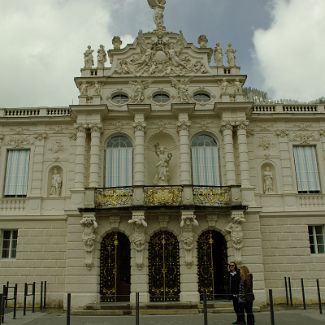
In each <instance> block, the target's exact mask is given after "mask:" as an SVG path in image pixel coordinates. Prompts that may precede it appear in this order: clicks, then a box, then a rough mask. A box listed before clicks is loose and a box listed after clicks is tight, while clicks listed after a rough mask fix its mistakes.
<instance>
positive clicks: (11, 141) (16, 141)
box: [5, 135, 34, 148]
mask: <svg viewBox="0 0 325 325" xmlns="http://www.w3.org/2000/svg"><path fill="white" fill-rule="evenodd" d="M5 144H6V145H9V146H12V147H15V148H22V147H24V146H26V145H31V144H34V140H33V139H32V138H29V137H28V136H27V135H21V136H10V137H6V141H5Z"/></svg>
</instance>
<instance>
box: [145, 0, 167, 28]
mask: <svg viewBox="0 0 325 325" xmlns="http://www.w3.org/2000/svg"><path fill="white" fill-rule="evenodd" d="M148 3H149V6H150V7H151V9H153V10H154V13H155V14H154V19H153V20H154V23H155V25H156V30H157V31H163V30H166V27H165V25H164V11H165V5H166V0H148Z"/></svg>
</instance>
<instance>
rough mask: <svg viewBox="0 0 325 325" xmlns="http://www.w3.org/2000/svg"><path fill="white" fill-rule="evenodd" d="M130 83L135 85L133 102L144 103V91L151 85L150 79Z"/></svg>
mask: <svg viewBox="0 0 325 325" xmlns="http://www.w3.org/2000/svg"><path fill="white" fill-rule="evenodd" d="M130 84H131V85H132V86H133V95H132V96H131V98H130V101H131V103H136V104H139V103H142V102H143V101H144V98H145V96H144V91H145V89H147V88H148V87H149V85H150V81H141V80H138V81H131V82H130Z"/></svg>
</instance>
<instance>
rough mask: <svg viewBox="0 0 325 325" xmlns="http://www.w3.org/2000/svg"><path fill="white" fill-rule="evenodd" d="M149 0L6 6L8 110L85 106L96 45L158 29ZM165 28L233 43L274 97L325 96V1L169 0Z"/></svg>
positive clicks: (2, 20) (254, 78) (1, 5)
mask: <svg viewBox="0 0 325 325" xmlns="http://www.w3.org/2000/svg"><path fill="white" fill-rule="evenodd" d="M152 17H153V12H152V10H151V9H150V7H149V5H148V3H147V0H0V44H1V51H0V69H1V70H0V107H15V106H16V107H20V106H57V105H60V106H66V105H69V104H71V103H72V102H73V103H75V104H76V103H77V91H76V88H75V85H74V81H73V78H74V77H76V76H79V75H80V68H81V67H82V65H83V52H84V50H85V48H86V47H87V45H88V44H90V45H91V46H92V47H93V48H94V49H95V51H97V48H98V46H99V44H104V46H105V48H106V49H109V48H111V47H112V45H111V39H112V37H113V36H114V35H119V36H121V38H122V40H123V44H124V45H125V44H126V43H130V42H132V41H133V40H134V38H135V37H136V35H137V33H138V31H139V30H140V29H141V30H143V31H144V32H146V31H151V30H152V29H153V28H154V24H153V20H152ZM165 24H166V26H167V29H168V30H170V31H175V32H178V31H179V30H182V31H183V33H184V35H185V37H186V39H187V41H188V42H192V43H196V42H197V38H198V36H199V35H200V34H206V35H207V37H208V39H209V46H211V47H214V46H215V43H216V42H220V43H221V45H222V46H223V47H224V48H225V47H226V46H227V43H228V42H231V43H232V44H233V46H234V48H236V50H237V57H238V60H237V61H238V64H239V65H240V66H241V69H242V70H241V71H242V73H244V74H247V75H248V80H247V83H246V85H247V86H252V87H256V88H259V89H261V90H264V91H267V92H268V93H269V94H270V95H271V96H272V97H273V98H295V99H299V100H306V101H308V100H312V99H315V98H318V97H321V96H325V0H167V5H166V11H165Z"/></svg>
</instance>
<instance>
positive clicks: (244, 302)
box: [238, 265, 255, 325]
mask: <svg viewBox="0 0 325 325" xmlns="http://www.w3.org/2000/svg"><path fill="white" fill-rule="evenodd" d="M254 299H255V297H254V293H253V275H252V274H250V273H249V269H248V267H247V266H245V265H243V266H242V267H241V268H240V283H239V294H238V325H243V324H246V323H245V312H246V314H247V325H254V324H255V318H254V314H253V301H254Z"/></svg>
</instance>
